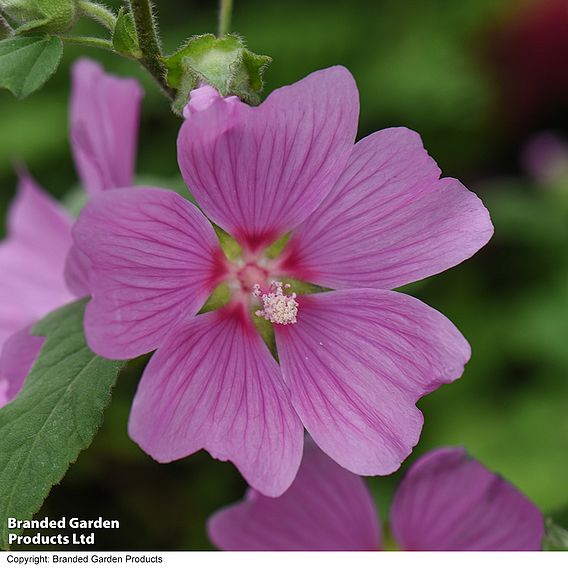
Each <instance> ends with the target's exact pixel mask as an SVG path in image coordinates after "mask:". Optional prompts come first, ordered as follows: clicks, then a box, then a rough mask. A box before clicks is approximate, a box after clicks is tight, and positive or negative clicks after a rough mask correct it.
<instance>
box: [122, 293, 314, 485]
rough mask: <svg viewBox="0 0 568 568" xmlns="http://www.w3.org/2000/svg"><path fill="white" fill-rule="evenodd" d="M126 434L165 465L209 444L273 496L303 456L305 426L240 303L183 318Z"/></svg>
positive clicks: (161, 352)
mask: <svg viewBox="0 0 568 568" xmlns="http://www.w3.org/2000/svg"><path fill="white" fill-rule="evenodd" d="M129 432H130V436H131V437H132V438H133V439H134V440H135V441H136V442H137V443H138V444H139V445H140V446H141V447H142V449H144V451H145V452H147V453H148V454H150V455H151V456H152V457H153V458H154V459H156V460H158V461H160V462H169V461H172V460H176V459H180V458H183V457H185V456H188V455H190V454H193V453H194V452H196V451H198V450H200V449H202V448H204V449H206V450H208V451H209V452H210V453H211V455H212V456H213V457H216V458H217V459H220V460H230V461H232V462H233V463H234V464H235V465H236V467H237V468H238V469H239V471H240V472H241V473H242V475H243V476H244V477H245V479H246V480H247V481H248V483H249V484H250V485H252V486H253V487H255V488H256V489H257V490H258V491H260V492H262V493H264V494H266V495H269V496H277V495H280V494H281V493H282V492H283V491H285V490H286V489H287V488H288V487H289V485H290V484H291V483H292V480H293V479H294V477H295V475H296V472H297V470H298V467H299V465H300V459H301V455H302V445H303V428H302V424H301V422H300V420H299V419H298V417H297V416H296V414H295V412H294V410H293V408H292V406H291V404H290V401H289V394H288V390H287V388H286V387H285V385H284V383H283V381H282V376H281V374H280V370H279V368H278V364H277V363H276V361H275V360H274V358H273V357H272V355H271V354H270V352H269V350H268V348H267V347H266V345H265V344H264V343H263V341H262V340H261V338H260V336H259V335H258V333H257V332H256V330H255V328H254V326H253V325H252V324H251V322H250V320H249V318H248V315H247V314H246V313H245V310H244V307H243V306H242V305H240V304H237V305H230V306H227V307H225V308H222V309H220V310H216V311H214V312H209V313H206V314H203V315H199V316H197V317H195V318H193V319H191V320H189V321H187V322H183V323H179V324H178V325H176V326H175V327H174V328H173V329H172V330H171V333H170V334H169V335H168V336H167V337H166V338H164V339H163V341H162V344H161V346H160V348H159V349H158V351H157V352H156V354H155V355H154V356H153V357H152V359H151V361H150V363H149V364H148V367H147V368H146V370H145V371H144V375H143V377H142V380H141V382H140V384H139V386H138V391H137V393H136V397H135V399H134V403H133V406H132V412H131V416H130V423H129Z"/></svg>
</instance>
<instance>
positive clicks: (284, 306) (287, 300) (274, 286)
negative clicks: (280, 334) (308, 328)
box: [252, 281, 298, 325]
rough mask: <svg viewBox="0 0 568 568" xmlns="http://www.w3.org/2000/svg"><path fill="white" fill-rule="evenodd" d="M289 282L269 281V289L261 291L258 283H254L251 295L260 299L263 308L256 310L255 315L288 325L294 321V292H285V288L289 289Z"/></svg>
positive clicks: (295, 313) (295, 311)
mask: <svg viewBox="0 0 568 568" xmlns="http://www.w3.org/2000/svg"><path fill="white" fill-rule="evenodd" d="M289 288H290V284H285V285H284V284H282V282H276V281H273V282H271V283H270V291H269V292H268V293H263V292H262V290H261V289H260V285H259V284H255V285H254V288H253V292H252V294H253V296H256V297H258V298H260V299H261V301H262V305H263V309H262V310H257V311H256V312H255V315H257V316H258V317H262V318H264V319H265V320H267V321H269V322H271V323H278V324H281V325H288V324H289V323H296V316H297V315H298V302H297V301H296V294H295V293H294V292H293V293H292V294H286V293H285V292H284V290H285V289H289Z"/></svg>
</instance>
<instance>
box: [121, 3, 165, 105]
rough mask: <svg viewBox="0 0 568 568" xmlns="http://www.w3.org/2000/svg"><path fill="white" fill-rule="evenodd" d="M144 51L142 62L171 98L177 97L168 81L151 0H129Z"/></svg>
mask: <svg viewBox="0 0 568 568" xmlns="http://www.w3.org/2000/svg"><path fill="white" fill-rule="evenodd" d="M128 2H129V4H130V11H131V12H132V17H133V18H134V26H135V27H136V34H137V36H138V45H139V46H140V51H141V52H142V57H141V58H140V59H139V61H140V63H142V65H143V66H144V67H145V68H146V70H147V71H148V72H149V73H150V74H151V75H152V77H154V79H155V80H156V82H157V83H158V85H160V87H161V89H162V91H163V92H164V93H165V95H166V96H167V97H168V98H169V99H170V100H172V101H173V100H174V99H175V91H174V90H173V89H171V88H170V87H169V86H168V84H167V82H166V68H165V66H164V64H163V62H162V52H161V49H160V42H159V39H158V32H157V29H156V23H155V21H154V16H153V14H152V3H151V2H150V0H128Z"/></svg>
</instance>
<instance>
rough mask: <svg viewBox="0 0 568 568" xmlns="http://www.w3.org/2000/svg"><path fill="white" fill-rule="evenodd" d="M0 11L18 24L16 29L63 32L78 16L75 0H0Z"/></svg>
mask: <svg viewBox="0 0 568 568" xmlns="http://www.w3.org/2000/svg"><path fill="white" fill-rule="evenodd" d="M0 11H2V13H4V14H5V15H6V16H7V17H8V18H10V20H12V21H13V22H14V23H15V24H18V25H19V27H18V28H17V30H16V31H32V30H33V31H45V32H52V33H58V32H64V31H66V30H68V29H69V28H71V27H72V26H73V25H74V24H75V22H76V21H77V18H78V10H77V5H76V0H0Z"/></svg>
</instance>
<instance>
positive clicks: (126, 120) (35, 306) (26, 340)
mask: <svg viewBox="0 0 568 568" xmlns="http://www.w3.org/2000/svg"><path fill="white" fill-rule="evenodd" d="M141 96H142V90H141V88H140V86H139V85H138V83H137V81H135V80H134V79H120V78H118V77H114V76H112V75H108V74H106V73H105V72H104V71H103V70H102V68H101V67H100V66H99V65H98V64H96V63H94V62H92V61H89V60H87V59H82V60H79V61H78V62H77V63H76V64H75V65H74V66H73V90H72V103H71V131H72V140H73V144H72V150H73V153H74V156H75V161H76V164H77V169H78V170H79V172H80V175H81V181H82V182H83V185H84V186H85V187H86V188H87V190H88V191H89V192H90V193H91V194H94V193H96V192H98V191H100V190H104V189H110V188H112V187H117V186H118V185H127V186H128V185H132V178H133V171H134V170H133V168H134V157H135V152H136V138H137V129H138V119H139V111H140V100H141ZM71 225H72V219H71V218H70V216H69V215H68V214H67V212H66V211H65V210H64V209H63V207H61V206H60V205H59V204H58V203H57V202H56V201H55V200H54V199H52V198H51V197H50V196H49V194H47V193H46V192H45V191H44V190H43V189H42V188H41V187H39V186H38V185H37V184H36V183H35V182H34V181H33V179H32V178H31V177H30V176H29V175H28V174H27V173H22V174H21V175H20V184H19V188H18V194H17V196H16V199H15V200H14V203H13V204H12V206H11V208H10V211H9V213H8V227H7V230H8V237H7V238H6V240H5V241H3V242H2V243H1V244H0V274H1V275H2V276H1V278H0V407H1V406H3V405H4V404H6V403H8V402H10V401H11V400H13V398H14V397H15V396H16V395H17V394H18V392H19V391H20V389H21V388H22V385H23V383H24V380H25V378H26V376H27V375H28V373H29V371H30V369H31V367H32V365H33V362H34V361H35V360H36V358H37V356H38V355H39V351H40V349H41V346H42V343H43V340H42V338H40V337H34V336H32V335H30V330H31V328H32V326H33V324H34V323H36V322H37V321H38V320H39V319H41V318H42V317H43V316H45V315H46V314H48V313H49V312H51V311H53V310H55V309H56V308H59V307H61V306H62V305H64V304H66V303H68V302H70V301H72V300H73V299H75V298H76V297H79V296H80V295H82V294H81V292H82V291H83V288H84V287H82V286H81V285H80V283H82V282H84V281H85V279H86V267H85V266H83V264H81V263H80V262H76V263H75V264H74V265H73V274H74V276H75V278H74V279H71V280H72V282H73V283H74V284H75V286H74V287H72V288H73V289H72V291H70V290H69V289H68V287H67V285H66V283H65V278H64V267H65V259H66V257H67V255H68V253H69V251H70V249H71V245H72V240H71ZM74 254H77V253H74ZM83 263H84V259H83Z"/></svg>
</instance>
